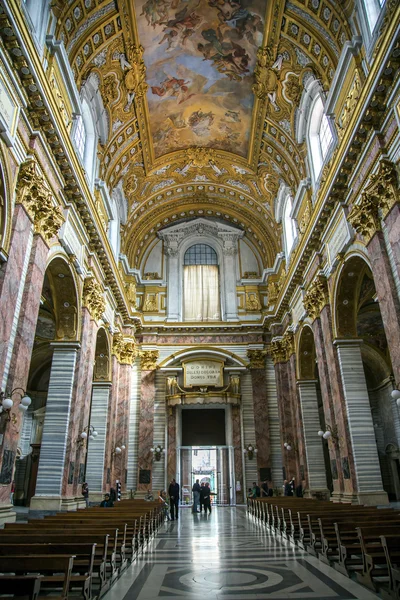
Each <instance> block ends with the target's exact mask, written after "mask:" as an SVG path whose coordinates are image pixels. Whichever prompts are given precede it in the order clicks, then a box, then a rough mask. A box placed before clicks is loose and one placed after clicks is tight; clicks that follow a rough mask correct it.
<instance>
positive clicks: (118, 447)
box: [112, 445, 126, 456]
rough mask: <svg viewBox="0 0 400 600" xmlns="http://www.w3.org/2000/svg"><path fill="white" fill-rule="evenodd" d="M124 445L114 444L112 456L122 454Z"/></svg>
mask: <svg viewBox="0 0 400 600" xmlns="http://www.w3.org/2000/svg"><path fill="white" fill-rule="evenodd" d="M125 448H126V446H124V445H122V446H121V447H120V446H116V448H115V450H114V452H112V456H118V455H119V454H122V450H125Z"/></svg>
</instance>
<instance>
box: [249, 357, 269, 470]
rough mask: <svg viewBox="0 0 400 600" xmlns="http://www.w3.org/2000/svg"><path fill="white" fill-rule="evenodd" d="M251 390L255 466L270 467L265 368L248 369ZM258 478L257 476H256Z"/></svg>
mask: <svg viewBox="0 0 400 600" xmlns="http://www.w3.org/2000/svg"><path fill="white" fill-rule="evenodd" d="M250 374H251V385H252V390H253V410H254V427H255V433H256V446H257V450H258V452H257V467H258V473H260V469H270V468H271V443H270V435H269V418H268V404H267V381H266V373H265V369H250ZM258 479H259V477H258Z"/></svg>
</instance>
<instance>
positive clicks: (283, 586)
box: [104, 507, 379, 600]
mask: <svg viewBox="0 0 400 600" xmlns="http://www.w3.org/2000/svg"><path fill="white" fill-rule="evenodd" d="M156 598H168V599H169V600H182V599H184V600H195V599H199V600H200V599H202V600H203V599H204V598H207V600H220V599H223V600H239V599H240V600H247V599H248V600H252V599H256V598H257V599H260V600H261V599H264V598H265V599H268V600H269V599H271V600H272V599H274V598H277V599H278V598H279V599H293V600H294V599H297V598H299V599H300V598H304V599H307V600H325V599H336V598H338V599H340V600H353V599H359V600H373V599H377V598H379V596H376V595H375V594H373V593H372V592H370V591H368V590H367V589H366V588H364V587H362V586H360V585H359V584H357V583H355V582H353V581H351V580H350V579H348V578H347V577H344V576H342V575H341V574H340V573H338V572H337V571H335V570H334V569H332V568H331V567H328V566H327V565H324V564H322V563H321V562H320V561H319V560H318V559H316V558H314V557H312V556H310V555H309V554H307V553H305V552H302V551H301V550H299V549H297V548H295V547H294V546H292V545H291V544H289V543H288V542H284V541H281V540H277V539H276V538H275V537H274V536H273V535H271V534H270V533H269V532H268V530H267V529H266V528H265V527H264V525H262V524H259V523H257V522H256V521H255V520H253V517H251V516H249V515H248V514H247V512H246V509H245V508H242V507H240V508H239V507H237V508H228V507H226V508H225V507H223V508H222V507H221V508H215V509H214V510H213V512H212V514H211V515H209V516H207V517H206V516H205V515H204V514H197V515H193V514H192V513H191V511H190V509H182V510H181V511H180V515H179V520H178V521H174V522H166V523H165V525H164V526H163V527H161V528H160V529H159V531H158V533H157V534H156V537H155V538H153V539H152V541H151V542H150V543H149V544H148V546H147V547H146V548H145V550H144V551H143V554H141V555H140V556H139V557H138V559H137V560H136V561H135V563H134V564H133V565H132V566H131V567H129V568H128V569H127V571H126V572H125V574H124V575H123V576H122V577H121V578H120V580H119V581H118V582H117V583H116V584H115V585H114V586H113V588H112V590H111V591H110V592H109V593H108V594H107V595H106V596H104V600H155V599H156Z"/></svg>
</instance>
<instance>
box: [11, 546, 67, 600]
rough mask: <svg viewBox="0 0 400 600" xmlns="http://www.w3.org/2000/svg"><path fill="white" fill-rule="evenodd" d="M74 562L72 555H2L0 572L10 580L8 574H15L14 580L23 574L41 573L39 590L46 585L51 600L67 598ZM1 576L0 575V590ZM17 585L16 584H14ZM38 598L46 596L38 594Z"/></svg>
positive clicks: (64, 599) (65, 599)
mask: <svg viewBox="0 0 400 600" xmlns="http://www.w3.org/2000/svg"><path fill="white" fill-rule="evenodd" d="M73 564H74V557H73V556H68V555H65V556H59V555H56V556H49V555H48V554H46V555H37V556H32V555H31V556H24V555H20V556H3V557H2V559H1V572H2V573H3V574H4V575H5V576H6V579H7V581H9V580H10V577H9V576H10V574H11V573H13V574H14V575H15V578H16V581H17V580H20V577H21V576H23V575H29V574H32V573H33V574H37V573H39V574H41V575H43V577H41V578H40V586H41V591H42V590H43V588H44V587H45V586H46V587H47V588H48V589H51V590H54V593H53V591H52V595H51V600H55V599H57V600H67V599H68V592H69V588H70V583H71V577H72V575H71V574H72V569H73ZM1 580H2V576H0V590H1V589H2V588H1V585H2V583H1ZM16 585H18V584H16ZM38 598H39V600H41V599H42V598H43V599H44V598H46V596H44V595H43V596H39V597H38Z"/></svg>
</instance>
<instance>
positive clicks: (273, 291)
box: [268, 281, 279, 304]
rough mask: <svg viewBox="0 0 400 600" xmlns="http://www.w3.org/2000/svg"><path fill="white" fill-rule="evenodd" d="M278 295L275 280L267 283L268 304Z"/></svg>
mask: <svg viewBox="0 0 400 600" xmlns="http://www.w3.org/2000/svg"><path fill="white" fill-rule="evenodd" d="M278 296H279V287H278V283H277V282H276V281H270V282H269V284H268V304H273V303H274V302H275V301H276V299H277V298H278Z"/></svg>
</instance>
